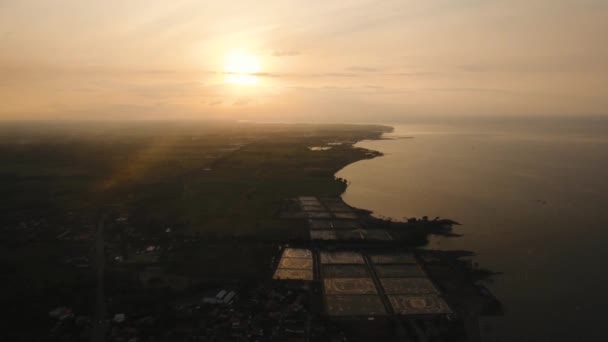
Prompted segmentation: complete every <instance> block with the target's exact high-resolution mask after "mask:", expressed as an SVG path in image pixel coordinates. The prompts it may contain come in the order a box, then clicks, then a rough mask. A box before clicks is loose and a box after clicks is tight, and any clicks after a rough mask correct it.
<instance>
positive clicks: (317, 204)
mask: <svg viewBox="0 0 608 342" xmlns="http://www.w3.org/2000/svg"><path fill="white" fill-rule="evenodd" d="M297 202H298V204H299V206H300V210H301V211H302V212H303V213H304V214H305V217H307V218H308V224H309V227H310V239H311V240H382V241H388V240H392V237H391V236H390V234H389V233H388V232H387V231H386V230H384V229H365V228H364V227H363V224H362V223H361V221H360V220H359V216H358V215H357V213H356V212H355V211H354V210H353V209H352V208H351V207H349V206H348V205H346V203H344V202H343V201H342V200H341V199H339V198H318V197H316V196H300V197H298V198H297Z"/></svg>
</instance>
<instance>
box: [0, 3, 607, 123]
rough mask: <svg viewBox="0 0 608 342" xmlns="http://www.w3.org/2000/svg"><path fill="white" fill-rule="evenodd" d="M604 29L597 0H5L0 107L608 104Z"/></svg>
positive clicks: (4, 113) (530, 108) (243, 111)
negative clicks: (232, 68)
mask: <svg viewBox="0 0 608 342" xmlns="http://www.w3.org/2000/svg"><path fill="white" fill-rule="evenodd" d="M606 37H608V1H605V0H522V1H520V0H508V1H507V0H458V1H455V0H425V1H413V0H399V1H392V0H382V1H361V0H349V1H342V0H340V1H334V0H323V1H292V0H280V1H272V0H269V1H259V0H258V1H202V0H172V1H165V0H129V1H124V0H0V120H2V119H4V120H15V119H28V120H29V119H44V120H46V119H79V120H86V119H230V120H232V119H236V120H275V121H333V122H337V121H353V122H370V121H384V122H386V121H398V120H400V119H404V118H408V117H440V116H454V117H458V116H488V117H489V116H528V115H534V116H562V115H578V116H586V115H600V116H601V115H605V116H608V110H607V108H608V96H607V94H608V44H607V43H606V39H608V38H606ZM235 51H237V52H238V53H239V54H244V55H246V56H248V57H251V58H254V59H255V61H256V63H257V64H258V66H259V68H258V69H259V70H255V71H253V73H252V74H250V75H248V76H247V77H251V78H254V79H255V81H254V82H251V84H234V83H231V82H229V81H227V79H228V78H229V76H230V75H228V74H227V73H226V72H227V69H226V63H227V59H228V58H229V57H228V56H230V55H231V54H234V53H235Z"/></svg>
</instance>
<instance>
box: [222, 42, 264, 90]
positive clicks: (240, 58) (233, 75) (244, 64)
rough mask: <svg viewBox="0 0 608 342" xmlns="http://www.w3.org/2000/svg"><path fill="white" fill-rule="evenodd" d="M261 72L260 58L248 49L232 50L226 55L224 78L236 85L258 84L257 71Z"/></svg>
mask: <svg viewBox="0 0 608 342" xmlns="http://www.w3.org/2000/svg"><path fill="white" fill-rule="evenodd" d="M259 72H260V62H259V59H258V58H257V57H256V56H255V55H253V54H250V53H248V52H246V51H242V50H236V51H232V52H231V53H229V54H228V55H227V56H226V60H225V64H224V74H225V77H224V80H225V81H226V82H227V83H231V84H236V85H256V84H258V77H257V76H256V74H257V73H259Z"/></svg>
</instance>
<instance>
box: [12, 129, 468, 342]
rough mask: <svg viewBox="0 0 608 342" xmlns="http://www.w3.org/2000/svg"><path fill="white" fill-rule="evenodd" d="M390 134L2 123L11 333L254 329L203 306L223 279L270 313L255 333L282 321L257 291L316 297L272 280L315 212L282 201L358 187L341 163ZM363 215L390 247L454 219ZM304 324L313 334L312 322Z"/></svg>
mask: <svg viewBox="0 0 608 342" xmlns="http://www.w3.org/2000/svg"><path fill="white" fill-rule="evenodd" d="M390 130H391V128H390V127H386V126H377V125H284V124H253V123H248V124H240V123H217V122H216V123H208V122H188V123H186V122H182V123H171V122H130V123H124V122H122V123H119V122H106V123H17V122H15V123H5V124H3V125H0V158H1V159H2V161H3V163H2V165H1V166H0V186H1V187H2V189H3V192H2V193H3V196H2V198H0V214H1V215H0V228H1V229H0V237H1V239H0V241H2V242H1V243H2V248H1V249H0V253H1V259H0V260H1V261H2V266H3V269H4V272H3V279H2V280H3V281H2V285H1V286H2V288H1V290H2V291H1V292H0V293H2V301H3V303H5V305H6V307H7V308H8V309H7V310H8V312H7V317H9V319H8V320H7V323H8V324H7V328H6V329H3V331H2V332H1V333H0V334H1V335H4V336H6V338H7V340H39V341H45V340H47V341H81V340H91V341H103V340H129V339H131V338H139V339H142V340H145V339H147V338H149V339H153V338H154V339H157V340H158V339H161V340H171V341H177V340H188V336H190V337H192V336H201V338H203V337H202V336H207V337H210V336H214V338H215V339H216V340H223V337H222V336H224V337H225V336H232V335H231V334H233V333H234V334H237V335H238V334H244V333H243V332H242V328H240V326H238V324H237V325H234V324H236V321H234V322H232V323H230V324H233V326H232V328H230V327H224V325H223V324H224V323H225V322H224V320H225V319H227V318H226V317H227V316H226V317H224V315H227V314H226V313H225V312H224V311H223V310H224V309H220V308H219V307H215V306H213V305H218V304H217V303H216V304H209V305H211V306H208V305H207V306H204V308H205V309H204V310H203V309H201V305H202V304H200V303H202V302H201V301H202V300H203V299H202V298H203V297H204V298H207V299H205V300H208V301H211V299H208V298H213V296H214V295H212V296H211V297H209V293H210V292H214V291H215V292H217V290H218V289H225V290H226V291H225V293H224V296H225V295H226V293H230V292H231V291H232V292H234V293H235V294H236V293H238V296H239V298H240V299H239V303H241V304H238V305H239V306H235V307H232V310H233V311H231V312H232V314H234V312H236V313H243V315H250V317H258V316H260V315H262V313H264V314H263V315H262V316H263V318H260V320H262V321H263V322H264V323H259V322H258V323H259V324H260V327H259V329H261V331H263V332H265V334H266V333H269V332H270V331H275V330H276V327H277V326H278V325H276V324H274V323H272V322H274V320H275V318H273V317H274V316H273V314H272V312H274V311H272V310H274V309H272V310H271V311H268V310H270V309H268V307H266V306H263V307H264V308H263V309H262V308H259V305H261V304H260V303H261V302H266V301H268V303H271V302H273V303H274V301H275V300H276V298H283V299H281V301H280V303H282V304H279V306H278V307H276V308H275V309H277V310H283V309H284V308H287V307H292V306H290V305H291V304H289V305H288V304H286V302H284V301H285V300H289V301H291V300H295V301H297V303H305V302H306V301H304V299H303V298H306V297H307V296H308V294H305V293H302V292H298V291H296V292H289V293H290V294H289V295H288V294H287V293H288V292H284V291H291V290H288V289H286V288H285V287H284V286H283V285H277V284H272V283H269V280H270V279H271V277H272V273H273V260H276V256H277V251H278V250H279V246H281V245H283V244H285V243H304V244H306V243H309V242H307V241H309V240H310V236H309V227H308V224H307V222H306V220H297V219H296V220H294V219H293V218H288V217H285V216H284V215H282V213H284V210H285V205H286V200H288V199H290V198H294V197H297V196H301V195H308V196H319V197H331V198H339V196H340V195H341V194H342V193H343V192H344V190H345V188H346V186H347V183H346V180H343V179H337V178H336V177H335V176H334V175H335V173H336V172H337V171H338V170H340V169H341V168H343V167H344V166H346V165H348V164H350V163H353V162H355V161H358V160H362V159H366V158H374V157H377V156H379V155H380V153H378V152H375V151H370V150H366V149H363V148H358V147H354V146H353V144H354V143H355V142H357V141H360V140H363V139H378V138H380V137H381V135H382V134H383V133H384V132H389V131H390ZM317 147H322V148H317ZM100 213H101V214H100ZM358 215H359V216H360V217H362V218H363V221H364V222H365V224H366V225H369V226H376V227H380V228H382V229H386V230H388V231H390V232H391V234H392V236H393V237H394V241H392V242H390V244H391V245H392V246H393V247H398V246H401V247H408V248H410V247H415V246H422V245H424V243H425V242H426V238H427V237H428V235H429V234H443V235H450V234H452V232H451V225H452V224H453V222H450V221H449V220H427V219H424V220H422V219H421V220H415V221H410V222H390V221H384V220H379V219H376V218H374V217H373V216H371V215H370V213H369V212H365V211H362V210H359V211H358ZM467 272H468V271H467ZM294 293H297V294H298V295H297V296H296V297H293V296H294ZM217 294H218V296H219V292H217ZM224 296H220V297H222V298H223V297H224ZM275 297H276V298H275ZM218 298H219V297H218ZM273 298H274V299H273ZM286 298H287V299H286ZM218 300H219V299H218ZM233 301H234V299H231V300H230V303H232V302H233ZM192 303H198V304H192ZM245 303H251V304H247V305H245ZM253 303H256V304H255V305H254V304H253ZM268 303H267V304H268ZM306 303H307V302H306ZM227 304H228V303H224V304H222V305H227ZM231 305H232V304H231ZM268 305H270V304H268ZM298 305H300V304H298ZM311 305H312V304H311ZM312 306H314V305H312ZM196 307H198V309H193V308H196ZM305 307H306V308H308V309H310V310H311V311H314V310H312V308H311V307H309V304H306V305H305ZM184 308H188V309H187V310H186V309H184ZM224 308H225V307H224ZM308 309H306V310H308ZM184 310H186V311H184ZM193 310H195V311H193ZM201 310H202V311H201ZM218 310H219V311H218ZM235 310H236V311H235ZM186 312H187V313H186ZM245 312H247V314H245ZM232 314H231V315H232ZM221 317H224V318H221ZM231 317H232V316H231ZM260 317H261V316H260ZM231 319H236V318H231ZM242 319H243V318H239V322H241V321H242ZM256 322H257V321H256ZM277 322H278V321H277ZM258 323H255V324H256V327H257V324H258ZM239 324H240V323H239ZM249 324H250V325H251V324H253V323H251V322H250V323H249ZM306 324H307V326H308V327H309V328H308V330H307V331H310V330H311V329H312V328H311V326H312V323H311V321H310V320H309V321H308V322H307V323H306ZM222 329H224V330H222ZM226 329H227V330H226ZM231 329H232V330H231ZM243 329H244V328H243ZM256 329H258V328H256ZM273 329H275V330H273ZM281 329H283V328H281ZM294 329H295V328H294ZM288 330H289V329H288ZM291 330H293V329H291ZM295 330H297V331H299V329H295ZM239 331H240V333H237V332H239ZM256 331H258V330H256ZM281 331H282V332H281V334H284V333H285V332H284V330H281ZM258 332H259V331H258ZM226 334H227V335H226ZM277 334H278V332H277ZM238 336H241V335H238ZM244 336H245V335H244ZM264 336H270V335H264ZM280 336H283V335H280ZM280 336H275V337H276V338H279V339H280V338H281V337H280ZM235 338H236V339H237V340H238V339H239V338H238V337H235ZM241 339H246V336H245V337H242V338H241ZM262 340H263V339H262Z"/></svg>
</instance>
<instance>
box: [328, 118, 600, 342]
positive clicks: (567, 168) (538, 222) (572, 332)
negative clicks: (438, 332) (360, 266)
mask: <svg viewBox="0 0 608 342" xmlns="http://www.w3.org/2000/svg"><path fill="white" fill-rule="evenodd" d="M392 126H394V127H395V132H394V133H391V134H388V135H386V137H388V138H394V140H379V141H365V142H361V143H359V144H358V146H362V147H365V148H369V149H372V150H378V151H382V152H384V153H385V156H383V157H380V158H376V159H372V160H365V161H361V162H357V163H354V164H351V165H349V166H347V167H346V168H344V169H343V170H341V171H340V172H339V173H338V176H339V177H343V178H346V179H347V180H349V181H350V185H349V187H348V189H347V191H346V193H345V194H344V196H343V198H344V200H345V201H346V202H347V203H349V204H350V205H353V206H355V207H359V208H366V209H369V210H372V211H374V213H375V215H377V216H384V217H392V218H395V219H401V218H404V217H411V216H416V217H420V216H423V215H427V216H429V217H435V216H441V217H446V218H450V219H454V220H456V221H459V222H460V223H462V226H457V227H456V229H455V233H459V234H463V236H462V237H459V238H434V239H433V240H432V242H431V244H430V247H431V248H437V249H463V250H469V251H472V252H475V253H476V254H477V256H476V257H475V261H476V262H478V263H479V264H480V266H481V267H484V268H488V269H491V270H493V271H497V272H503V273H504V274H502V275H499V276H496V277H495V279H494V282H493V283H491V284H489V288H491V289H492V291H493V292H494V293H495V295H496V296H497V297H498V298H499V299H500V300H501V301H502V302H503V304H504V305H505V308H506V311H507V313H506V315H505V316H503V317H497V318H489V319H484V320H483V321H482V329H483V333H484V335H485V336H487V340H489V341H590V340H606V339H608V329H606V328H605V318H606V317H607V315H608V314H607V312H608V311H607V310H608V272H607V270H608V247H607V244H608V124H607V122H606V121H603V120H593V121H591V120H580V121H576V120H563V121H559V120H553V121H543V120H535V121H524V120H522V121H517V120H511V121H508V122H500V123H498V122H496V123H492V122H485V123H483V124H480V123H470V122H469V123H464V122H463V123H451V124H410V125H407V124H403V125H392ZM406 137H412V138H406Z"/></svg>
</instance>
